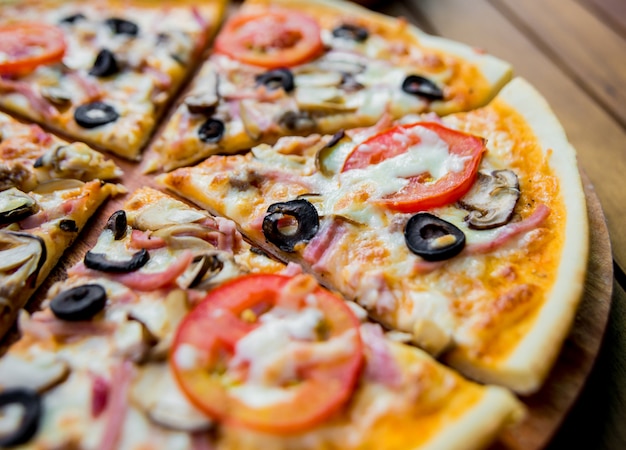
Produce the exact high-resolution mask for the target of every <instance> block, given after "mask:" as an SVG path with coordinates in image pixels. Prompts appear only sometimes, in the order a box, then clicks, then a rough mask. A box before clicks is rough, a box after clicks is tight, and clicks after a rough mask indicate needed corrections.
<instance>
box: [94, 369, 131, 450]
mask: <svg viewBox="0 0 626 450" xmlns="http://www.w3.org/2000/svg"><path fill="white" fill-rule="evenodd" d="M132 376H133V365H132V363H131V362H130V361H122V362H121V363H119V364H118V365H117V366H115V367H114V368H113V374H112V376H111V389H110V391H109V401H108V403H109V404H108V407H107V409H106V422H105V425H104V431H103V433H102V440H101V441H100V445H99V446H98V449H99V450H114V449H115V448H117V441H118V440H119V439H120V435H121V434H122V429H123V426H124V421H125V419H126V413H127V412H128V389H129V387H130V383H131V381H132Z"/></svg>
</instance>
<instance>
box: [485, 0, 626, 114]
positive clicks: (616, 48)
mask: <svg viewBox="0 0 626 450" xmlns="http://www.w3.org/2000/svg"><path fill="white" fill-rule="evenodd" d="M495 3H496V4H498V5H500V6H504V7H506V8H507V9H508V11H510V12H511V13H513V14H514V15H515V16H516V19H518V20H519V21H520V22H521V23H522V24H523V26H525V27H527V28H528V30H529V32H531V33H532V34H533V36H534V37H535V38H536V39H537V40H538V41H539V45H541V46H543V47H544V48H545V49H546V50H545V51H546V53H548V54H550V55H552V56H553V58H554V60H555V61H557V62H558V63H559V65H561V66H563V67H565V68H566V70H567V71H569V72H570V73H571V76H572V78H574V79H576V80H577V82H578V85H579V86H581V87H583V88H584V89H585V90H586V91H587V92H589V93H590V94H591V95H592V96H594V97H595V98H597V99H598V101H599V102H600V103H602V104H604V105H606V108H607V110H609V111H610V112H611V113H612V114H613V115H614V116H615V117H616V118H617V120H619V122H620V123H621V124H622V126H626V89H624V86H625V85H626V64H624V61H625V60H624V59H623V58H615V57H614V55H624V58H626V39H623V38H622V37H621V36H620V35H618V34H617V33H616V32H614V31H613V30H611V29H610V28H608V27H606V26H605V25H604V23H603V22H601V21H600V19H599V18H597V17H596V16H594V15H593V14H592V13H591V12H590V11H588V10H587V9H585V8H584V7H583V6H581V5H580V4H578V3H577V2H575V1H574V0H525V1H523V2H520V1H516V0H495ZM581 24H584V26H581ZM583 43H584V45H582V44H583Z"/></svg>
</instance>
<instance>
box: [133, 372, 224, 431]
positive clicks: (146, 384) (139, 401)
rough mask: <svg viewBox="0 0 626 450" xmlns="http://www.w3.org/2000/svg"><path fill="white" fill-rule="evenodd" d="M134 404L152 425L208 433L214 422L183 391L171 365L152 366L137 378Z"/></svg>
mask: <svg viewBox="0 0 626 450" xmlns="http://www.w3.org/2000/svg"><path fill="white" fill-rule="evenodd" d="M134 380H135V381H134V382H133V385H132V387H131V390H130V401H131V402H132V403H133V404H134V405H135V406H136V407H137V408H138V409H140V410H141V411H143V412H144V413H145V414H146V416H147V417H148V419H150V421H151V422H153V423H155V424H157V425H160V426H162V427H165V428H168V429H172V430H180V431H186V432H199V431H207V430H208V429H210V428H211V426H212V422H211V419H209V418H208V417H207V416H206V415H205V414H203V413H201V412H200V411H198V410H197V409H196V407H195V406H193V405H192V404H191V403H190V402H189V400H187V397H186V396H185V395H184V394H183V393H182V392H181V390H180V388H179V387H178V383H176V381H175V380H174V377H173V376H172V374H171V372H170V370H169V369H168V366H167V364H149V365H146V366H144V367H142V368H141V370H140V371H139V373H138V374H137V375H136V376H135V379H134Z"/></svg>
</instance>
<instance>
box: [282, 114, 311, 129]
mask: <svg viewBox="0 0 626 450" xmlns="http://www.w3.org/2000/svg"><path fill="white" fill-rule="evenodd" d="M278 124H279V125H280V126H282V127H284V128H286V129H287V130H288V131H293V132H297V133H307V132H312V131H313V130H315V119H313V117H311V116H310V115H309V113H307V112H304V111H298V112H296V111H287V112H285V113H284V114H282V115H281V116H280V117H279V118H278Z"/></svg>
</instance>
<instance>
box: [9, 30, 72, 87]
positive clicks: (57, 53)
mask: <svg viewBox="0 0 626 450" xmlns="http://www.w3.org/2000/svg"><path fill="white" fill-rule="evenodd" d="M64 53H65V40H64V38H63V31H62V30H61V29H60V28H58V27H55V26H53V25H47V24H45V23H39V22H32V23H31V22H22V23H13V24H9V25H3V26H0V75H15V74H17V75H20V74H24V73H28V72H32V71H33V70H35V69H36V68H37V67H39V66H41V65H45V64H53V63H56V62H59V61H61V59H62V58H63V55H64Z"/></svg>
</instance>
